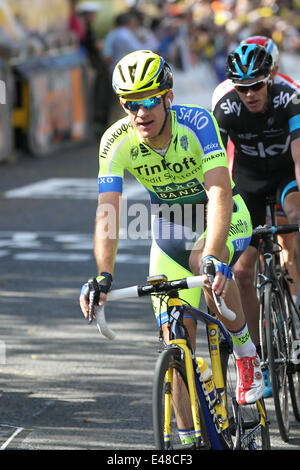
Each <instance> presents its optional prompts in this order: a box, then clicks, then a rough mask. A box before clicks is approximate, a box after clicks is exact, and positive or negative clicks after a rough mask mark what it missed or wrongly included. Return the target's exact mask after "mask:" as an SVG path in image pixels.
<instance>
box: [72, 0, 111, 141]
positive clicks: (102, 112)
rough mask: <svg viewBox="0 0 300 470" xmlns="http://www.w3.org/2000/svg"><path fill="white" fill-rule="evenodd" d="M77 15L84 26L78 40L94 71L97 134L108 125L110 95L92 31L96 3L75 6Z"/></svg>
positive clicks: (94, 115)
mask: <svg viewBox="0 0 300 470" xmlns="http://www.w3.org/2000/svg"><path fill="white" fill-rule="evenodd" d="M76 11H77V14H78V15H79V17H80V18H81V21H82V23H83V25H84V36H83V37H82V39H81V40H80V44H81V46H82V48H83V50H84V51H85V52H86V55H87V57H88V60H89V63H90V65H91V67H92V69H93V71H94V75H95V76H94V78H93V87H92V88H93V93H92V103H93V118H94V122H95V124H96V126H97V133H98V132H101V131H102V130H103V128H104V127H105V126H106V125H107V123H108V116H109V106H110V99H111V95H112V91H111V83H110V76H109V71H108V67H107V65H106V62H105V60H104V57H103V54H102V44H101V41H100V39H99V38H98V37H97V35H96V34H95V31H94V21H95V17H96V15H97V14H98V12H99V11H100V4H99V3H98V2H92V1H90V2H82V3H79V4H78V5H77V8H76Z"/></svg>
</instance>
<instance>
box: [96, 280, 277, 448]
mask: <svg viewBox="0 0 300 470" xmlns="http://www.w3.org/2000/svg"><path fill="white" fill-rule="evenodd" d="M202 286H203V278H202V276H193V277H187V278H184V279H179V280H175V281H168V280H167V278H166V277H165V276H163V275H161V276H154V277H150V278H148V279H147V283H146V284H143V285H140V286H132V287H128V288H123V289H117V290H112V291H110V292H109V294H108V297H107V299H108V301H111V300H123V299H125V298H129V297H141V296H145V295H156V296H157V295H159V296H162V298H163V299H164V300H165V299H167V302H168V313H169V324H170V328H169V330H170V344H168V345H167V344H165V343H164V341H163V340H162V333H161V331H160V343H161V346H162V348H161V352H160V354H159V357H158V359H157V362H156V365H155V371H154V381H153V390H152V414H153V431H154V441H155V448H156V449H160V450H174V449H186V446H185V447H184V446H182V445H181V441H180V440H179V437H178V427H179V425H182V426H184V429H187V427H188V426H190V428H191V429H190V432H192V434H193V445H192V448H193V449H195V450H202V449H203V450H204V449H213V450H225V449H226V450H236V449H247V450H248V449H249V450H250V449H251V450H253V449H255V450H256V449H259V450H261V449H269V448H270V437H269V423H268V420H267V416H266V409H265V405H264V400H263V399H260V400H258V401H257V402H256V403H254V404H253V405H246V406H240V405H239V404H238V403H237V401H236V399H235V385H236V376H235V374H236V368H235V363H234V355H233V349H232V342H231V338H230V336H229V335H228V333H227V331H226V329H225V327H224V326H223V324H222V323H221V322H220V321H219V320H218V319H217V318H216V316H214V315H213V314H210V313H205V312H202V311H201V310H200V309H195V308H192V307H190V306H189V305H187V304H184V303H183V302H182V301H181V300H180V297H179V290H181V289H188V288H193V287H202ZM215 301H216V303H217V306H218V309H219V311H220V312H221V314H222V315H223V316H227V318H231V319H233V318H234V317H235V314H234V313H233V312H232V311H231V310H229V309H228V308H227V306H226V304H225V302H224V300H223V299H220V298H217V297H215ZM92 305H93V300H91V301H90V312H91V316H90V319H91V320H92V318H93V317H92ZM185 312H188V314H189V315H192V316H193V317H194V318H196V319H197V320H201V321H202V322H204V324H205V326H206V331H207V341H208V356H209V357H210V361H211V368H212V377H213V382H214V384H215V389H216V397H215V400H214V401H211V399H210V395H209V393H208V390H207V388H206V383H205V381H204V377H203V375H202V373H201V371H200V369H199V366H198V361H197V358H196V357H195V354H194V352H193V349H192V347H191V344H190V341H189V337H188V333H187V330H186V328H185V326H184V324H183V315H184V313H185ZM96 318H97V325H98V328H99V331H100V332H101V333H102V335H104V336H106V337H107V338H109V339H113V338H114V337H115V334H114V332H113V331H112V330H111V329H110V328H109V327H108V326H107V323H106V319H105V313H104V309H103V308H99V307H97V308H96ZM231 364H232V365H231ZM179 396H180V400H179V401H178V397H179ZM180 420H181V421H180Z"/></svg>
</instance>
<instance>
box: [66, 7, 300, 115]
mask: <svg viewBox="0 0 300 470" xmlns="http://www.w3.org/2000/svg"><path fill="white" fill-rule="evenodd" d="M70 1H71V5H72V6H73V11H72V21H70V22H69V27H70V28H71V29H73V31H75V32H76V34H77V38H78V41H79V44H80V45H81V47H83V49H85V50H86V51H87V54H88V56H89V57H90V60H91V63H92V65H93V67H94V68H95V69H97V71H98V72H97V73H98V74H100V75H102V78H103V77H104V81H106V80H108V82H109V84H108V86H107V87H105V85H104V84H103V83H102V87H103V90H104V93H100V95H102V98H101V96H98V99H99V100H100V102H101V100H102V112H103V109H104V108H105V107H107V106H109V101H110V100H112V99H113V97H112V96H111V91H110V87H111V85H110V80H111V72H112V70H113V68H114V66H115V64H116V63H117V62H118V60H119V59H120V58H121V57H123V56H124V55H125V54H127V53H129V52H131V51H132V50H137V49H151V50H154V51H155V52H158V53H160V54H161V55H162V56H163V57H165V59H166V60H167V61H169V62H170V63H171V64H172V65H173V66H174V67H175V68H178V69H181V70H188V68H189V67H192V66H193V65H195V64H197V63H199V62H203V61H205V62H207V64H209V66H210V67H211V69H212V73H213V74H214V75H215V79H216V82H220V81H221V80H223V79H224V78H225V61H226V57H227V54H228V52H229V51H231V50H232V49H234V47H235V46H236V45H237V44H238V43H239V42H240V41H241V40H242V39H245V38H246V37H248V36H252V35H264V36H268V37H271V38H272V39H273V40H274V41H275V42H276V44H277V45H278V47H279V50H281V51H288V52H292V53H295V54H299V53H300V0H279V1H276V2H275V1H274V0H251V1H250V0H201V1H199V0H185V1H183V2H176V1H166V0H157V1H156V2H155V1H152V2H151V3H150V2H148V1H139V2H135V3H136V4H135V6H133V7H131V8H128V10H127V11H125V12H122V13H121V14H119V15H117V16H116V17H115V21H114V26H113V28H112V29H111V30H110V31H109V32H108V33H107V34H106V35H105V36H104V37H99V36H98V35H97V31H96V30H95V29H94V30H93V21H94V19H95V16H96V15H101V3H100V8H96V9H95V11H94V12H91V11H88V12H87V11H84V3H85V2H83V4H82V3H79V6H78V5H77V4H78V0H70ZM86 3H87V4H89V6H91V4H92V3H93V2H86ZM94 3H95V5H96V2H94ZM76 5H77V6H76ZM96 6H97V5H96ZM98 7H99V4H98ZM74 17H79V21H80V22H81V23H82V24H83V27H81V28H78V24H77V26H75V23H76V22H74ZM84 25H85V26H84ZM84 28H86V36H85V37H84V33H83V30H84ZM91 32H92V34H91ZM95 44H97V46H96V48H97V53H96V56H97V57H98V58H97V61H96V62H97V64H96V62H95ZM99 80H101V79H100V78H99ZM102 82H103V80H102ZM98 92H99V87H98ZM104 114H105V118H104V120H105V121H106V120H107V119H109V118H108V114H107V113H104Z"/></svg>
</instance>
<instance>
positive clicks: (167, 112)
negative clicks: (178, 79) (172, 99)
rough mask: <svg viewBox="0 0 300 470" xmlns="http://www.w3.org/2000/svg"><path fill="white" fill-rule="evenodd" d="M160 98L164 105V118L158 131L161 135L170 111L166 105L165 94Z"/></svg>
mask: <svg viewBox="0 0 300 470" xmlns="http://www.w3.org/2000/svg"><path fill="white" fill-rule="evenodd" d="M162 99H163V105H164V110H165V119H164V122H163V124H162V126H161V129H160V131H159V133H158V135H161V134H162V133H163V131H164V129H165V127H166V124H167V119H168V116H169V113H170V108H169V107H168V108H167V106H166V95H164V96H162Z"/></svg>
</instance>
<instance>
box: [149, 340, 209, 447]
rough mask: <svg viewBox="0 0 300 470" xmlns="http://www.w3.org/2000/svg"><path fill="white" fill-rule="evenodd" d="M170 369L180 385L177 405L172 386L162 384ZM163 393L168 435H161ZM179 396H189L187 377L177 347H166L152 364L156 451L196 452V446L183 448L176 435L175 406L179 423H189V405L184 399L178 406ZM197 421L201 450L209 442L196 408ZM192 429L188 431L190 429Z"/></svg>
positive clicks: (163, 426)
mask: <svg viewBox="0 0 300 470" xmlns="http://www.w3.org/2000/svg"><path fill="white" fill-rule="evenodd" d="M169 369H170V370H172V374H176V377H177V380H178V382H177V385H178V383H179V384H180V392H179V394H180V397H181V400H180V402H181V404H180V405H177V397H176V396H175V393H174V394H173V387H172V386H171V384H170V383H168V382H166V372H167V371H168V370H169ZM165 394H170V395H172V406H171V420H170V432H169V433H168V435H165V418H164V412H165ZM182 396H185V397H189V395H188V387H187V378H186V371H185V364H184V360H183V359H182V358H181V350H180V349H179V348H169V349H166V350H164V351H162V352H161V353H160V356H159V358H158V360H157V362H156V366H155V372H154V380H153V389H152V417H153V432H154V442H155V448H156V449H158V450H175V449H178V450H180V449H182V450H183V449H187V448H192V449H197V448H200V446H199V445H196V444H191V445H184V444H182V443H181V440H180V438H179V435H178V428H177V420H176V411H177V409H178V406H179V407H180V412H181V415H182V420H183V421H185V420H186V423H188V424H189V425H190V424H191V422H192V420H191V405H190V401H189V398H187V400H186V403H185V406H183V404H182V401H183V400H182ZM198 411H199V415H200V422H201V440H202V446H203V448H207V446H208V447H209V440H208V437H207V433H206V428H205V422H204V418H203V415H202V411H201V408H200V406H199V407H198ZM191 430H192V429H191Z"/></svg>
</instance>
